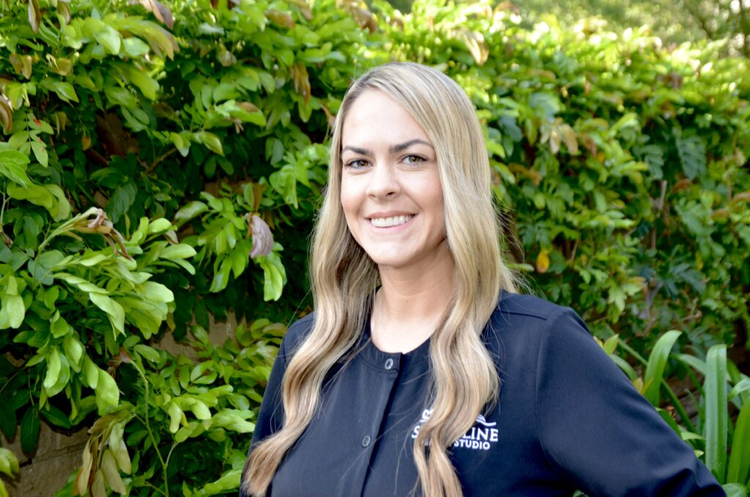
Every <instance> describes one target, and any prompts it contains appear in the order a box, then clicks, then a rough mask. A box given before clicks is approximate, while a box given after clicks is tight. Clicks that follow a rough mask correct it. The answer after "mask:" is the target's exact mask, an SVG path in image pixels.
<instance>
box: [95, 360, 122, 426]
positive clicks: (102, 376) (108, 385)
mask: <svg viewBox="0 0 750 497" xmlns="http://www.w3.org/2000/svg"><path fill="white" fill-rule="evenodd" d="M97 370H98V375H99V380H98V383H97V385H96V406H97V408H98V409H99V414H100V415H102V414H105V413H106V411H107V410H108V409H110V408H112V407H116V406H117V404H118V402H119V401H120V390H119V389H118V388H117V383H116V382H115V380H114V378H112V377H111V376H110V375H109V374H108V373H107V372H106V371H104V370H102V369H99V368H97Z"/></svg>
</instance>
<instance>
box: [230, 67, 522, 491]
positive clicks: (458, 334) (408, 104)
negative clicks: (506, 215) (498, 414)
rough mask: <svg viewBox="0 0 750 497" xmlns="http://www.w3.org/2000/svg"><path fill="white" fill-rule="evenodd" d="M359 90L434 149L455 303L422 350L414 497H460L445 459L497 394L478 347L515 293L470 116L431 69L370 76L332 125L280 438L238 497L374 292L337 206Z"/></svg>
mask: <svg viewBox="0 0 750 497" xmlns="http://www.w3.org/2000/svg"><path fill="white" fill-rule="evenodd" d="M369 89H375V90H379V91H381V92H383V93H385V94H386V95H388V96H389V97H390V98H392V99H393V100H395V101H396V102H398V103H399V104H400V105H401V106H403V107H404V108H405V109H406V110H407V111H408V112H409V114H410V115H411V116H412V117H413V118H414V120H415V121H417V123H419V124H420V125H421V127H422V129H423V130H424V131H425V133H426V134H427V136H428V137H429V139H430V141H431V142H432V144H433V146H434V147H435V152H436V155H437V162H438V167H439V171H440V181H441V184H442V189H443V198H444V206H445V207H444V209H445V232H446V240H447V243H448V247H449V249H450V252H451V255H452V257H453V261H454V272H455V275H454V276H455V282H456V288H455V295H453V298H452V300H451V303H450V305H449V307H448V309H447V310H446V313H445V316H444V319H443V320H442V322H441V324H440V325H439V326H438V328H437V329H436V330H435V332H434V333H433V335H432V338H431V341H430V361H431V365H432V367H431V372H432V373H431V374H432V377H431V385H432V386H431V392H430V396H429V398H430V399H431V402H432V405H431V406H430V407H431V408H432V414H431V416H430V418H429V419H428V420H427V421H426V422H425V423H424V424H423V425H422V427H421V429H420V431H419V435H418V436H417V438H416V440H415V443H414V461H415V463H416V467H417V470H418V474H419V481H418V482H416V483H415V484H416V485H417V486H418V487H421V491H422V493H423V494H424V495H426V496H429V497H432V496H450V497H453V496H460V495H462V491H461V484H460V482H459V480H458V477H457V476H456V472H455V469H454V468H453V465H452V464H451V461H450V459H449V457H448V453H447V448H448V447H449V446H450V445H451V444H452V443H453V442H454V441H456V440H457V439H459V438H460V437H461V436H463V435H464V434H465V433H466V432H467V431H468V430H469V429H470V428H471V426H472V425H473V424H474V422H475V420H476V418H477V415H478V414H480V412H481V411H482V409H483V408H484V407H485V406H486V405H488V403H491V402H493V401H495V399H496V398H497V394H498V392H499V388H500V386H499V377H498V373H497V371H496V369H495V365H494V362H493V360H492V358H491V357H490V354H489V352H488V351H487V348H486V347H485V346H484V344H483V343H482V341H481V338H480V336H481V333H482V330H483V329H484V327H485V325H486V323H487V321H488V320H489V318H490V316H491V314H492V312H493V311H494V309H495V306H496V305H497V301H498V298H499V294H500V291H501V289H505V290H506V291H511V292H513V291H515V282H514V279H513V276H512V274H511V272H510V271H509V270H508V269H507V267H506V266H505V265H504V263H503V260H502V257H501V252H500V243H499V241H500V232H499V226H498V222H497V216H496V213H495V209H494V206H493V200H492V193H491V189H490V184H491V183H490V182H491V176H490V165H489V161H488V155H487V150H486V148H485V143H484V138H483V135H482V129H481V126H480V124H479V121H478V119H477V116H476V112H475V110H474V107H473V106H472V104H471V101H470V100H469V98H468V97H467V96H466V94H465V93H464V91H463V90H462V89H461V88H460V87H459V86H458V84H456V83H455V82H454V81H453V80H451V79H450V78H449V77H447V76H446V75H444V74H442V73H441V72H439V71H437V70H435V69H431V68H429V67H426V66H423V65H419V64H414V63H405V62H402V63H389V64H386V65H382V66H379V67H376V68H374V69H372V70H370V71H369V72H367V73H366V74H365V75H363V76H362V77H361V78H359V79H358V80H357V81H356V82H355V83H354V84H353V85H352V86H351V87H350V88H349V90H348V92H347V94H346V96H345V97H344V100H343V101H342V104H341V109H340V111H339V113H338V115H337V117H336V121H335V124H334V126H333V134H332V141H331V153H330V159H331V160H330V167H329V183H328V188H327V190H326V192H325V198H324V201H323V205H322V208H321V211H320V214H319V217H318V219H317V223H316V227H315V231H314V236H313V242H312V249H311V267H310V279H311V281H312V294H313V300H314V306H315V311H316V315H315V320H314V324H313V327H312V330H311V332H310V333H309V335H308V336H307V338H306V339H305V340H304V341H303V342H302V343H301V345H300V346H299V348H298V349H297V350H296V352H295V353H294V355H293V358H292V359H291V361H290V363H289V366H288V368H287V370H286V374H285V376H284V380H283V386H282V390H283V392H282V399H283V403H284V413H285V421H284V425H283V428H282V429H281V430H279V431H278V432H277V433H275V434H274V435H272V436H270V437H268V438H267V439H265V440H263V441H262V442H261V443H260V444H259V445H257V446H256V447H255V448H254V449H253V450H252V452H251V455H250V457H249V458H248V461H247V463H246V465H245V470H244V474H243V481H242V486H243V490H244V492H245V493H247V494H250V495H254V496H264V495H265V494H266V491H267V489H268V486H269V485H270V483H271V481H272V479H273V476H274V474H275V473H276V470H277V469H278V467H279V464H280V463H281V461H282V459H283V458H284V455H285V454H286V453H287V452H288V451H289V450H290V448H291V447H292V446H293V445H294V443H295V442H296V441H297V440H298V439H299V438H300V436H301V435H302V433H303V432H304V431H305V429H306V427H307V426H308V424H309V423H310V421H311V419H312V418H313V415H314V414H315V412H316V409H317V407H318V403H319V401H320V396H321V395H320V394H321V387H322V384H323V379H324V377H325V376H326V373H327V372H328V371H329V370H330V369H331V368H332V367H333V366H334V365H335V364H336V363H337V362H338V361H341V360H345V359H346V355H347V352H349V351H350V350H351V349H352V348H353V347H354V346H355V344H356V343H357V341H358V339H359V337H360V335H361V333H362V330H363V329H364V325H365V323H366V320H367V319H368V317H369V311H370V306H371V302H372V295H373V292H374V290H375V289H376V288H377V285H378V283H379V273H378V268H377V266H376V264H375V263H374V262H373V261H372V260H371V259H370V257H369V256H368V255H367V254H366V253H365V251H364V250H363V249H362V247H360V246H359V245H358V244H357V242H356V241H355V240H354V238H353V237H352V235H351V233H350V232H349V229H348V227H347V224H346V219H345V218H344V212H343V210H342V207H341V203H340V194H341V172H342V163H341V134H342V127H343V123H344V121H345V120H346V116H347V113H348V112H349V110H350V109H351V107H352V104H353V103H354V101H355V100H356V99H357V98H359V97H360V96H361V95H362V93H363V92H365V91H366V90H369Z"/></svg>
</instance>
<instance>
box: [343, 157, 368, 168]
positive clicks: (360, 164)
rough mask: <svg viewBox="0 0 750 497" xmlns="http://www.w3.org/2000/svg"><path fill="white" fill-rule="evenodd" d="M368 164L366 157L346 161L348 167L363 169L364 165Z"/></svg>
mask: <svg viewBox="0 0 750 497" xmlns="http://www.w3.org/2000/svg"><path fill="white" fill-rule="evenodd" d="M366 166H367V161H366V160H364V159H355V160H352V161H349V162H347V163H346V167H351V168H353V169H362V168H363V167H366Z"/></svg>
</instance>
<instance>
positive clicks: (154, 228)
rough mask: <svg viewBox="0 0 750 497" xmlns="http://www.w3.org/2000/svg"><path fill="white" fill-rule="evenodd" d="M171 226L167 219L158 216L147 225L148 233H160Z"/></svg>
mask: <svg viewBox="0 0 750 497" xmlns="http://www.w3.org/2000/svg"><path fill="white" fill-rule="evenodd" d="M170 228H172V223H171V221H169V219H164V218H163V217H162V218H159V219H154V220H153V221H151V222H150V223H149V225H148V234H149V235H153V234H154V233H162V232H164V231H167V230H168V229H170Z"/></svg>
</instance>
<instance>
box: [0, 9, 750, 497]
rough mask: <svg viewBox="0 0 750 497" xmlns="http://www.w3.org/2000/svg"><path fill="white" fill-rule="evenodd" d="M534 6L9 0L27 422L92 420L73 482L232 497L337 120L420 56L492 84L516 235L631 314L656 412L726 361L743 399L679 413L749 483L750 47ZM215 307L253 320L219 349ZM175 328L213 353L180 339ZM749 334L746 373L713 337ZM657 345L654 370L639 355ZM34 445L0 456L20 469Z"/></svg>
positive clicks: (623, 314) (5, 282)
mask: <svg viewBox="0 0 750 497" xmlns="http://www.w3.org/2000/svg"><path fill="white" fill-rule="evenodd" d="M521 14H523V11H521V10H519V8H518V7H515V6H513V5H511V4H500V5H493V4H491V3H489V2H484V1H480V2H476V3H471V4H454V3H450V2H445V1H443V0H420V1H419V2H417V3H415V4H414V5H412V6H411V12H410V13H409V14H402V13H400V12H399V11H397V10H394V8H393V7H392V6H391V5H389V4H387V3H384V2H380V1H375V2H373V3H372V4H371V5H370V6H369V7H368V6H367V5H365V4H363V3H359V2H357V1H355V0H344V1H341V2H338V3H337V2H334V1H332V0H321V1H318V2H315V4H314V5H310V4H308V3H307V2H306V1H305V0H290V1H288V2H287V1H282V0H276V1H273V2H269V1H266V0H258V1H249V0H242V1H230V2H224V1H218V2H217V1H209V0H196V1H181V0H175V1H171V2H164V3H160V2H158V1H156V0H142V1H139V2H124V1H121V2H104V1H71V2H63V1H61V0H57V1H55V0H48V1H45V0H29V1H27V2H17V1H11V2H5V3H1V4H0V33H1V34H0V125H2V127H3V131H2V134H1V135H0V136H2V140H3V141H2V143H0V192H2V208H1V209H0V227H2V230H3V231H2V238H3V242H4V243H3V244H2V245H0V330H2V331H0V350H1V351H2V354H3V355H2V356H0V396H2V401H0V430H2V432H3V433H4V435H5V436H6V437H7V438H8V439H15V438H16V437H19V438H20V440H21V444H22V447H23V450H24V451H25V452H26V453H28V454H33V452H34V450H35V447H36V444H37V437H38V433H39V427H40V423H42V422H44V423H48V424H50V425H52V426H54V427H56V429H59V430H71V429H74V428H76V427H79V426H91V432H90V440H89V443H88V445H87V446H86V448H85V450H84V452H83V454H82V463H81V467H80V468H79V469H78V470H77V471H76V473H75V474H74V475H71V479H70V480H69V482H68V485H67V486H66V487H64V488H63V489H61V490H60V495H71V494H73V495H76V494H78V495H84V494H87V493H89V492H90V493H91V494H93V495H96V496H99V495H105V494H107V493H112V492H114V493H121V494H125V493H128V492H129V493H130V494H132V495H170V494H184V495H215V494H220V493H234V492H235V491H236V488H237V486H238V483H239V475H240V471H241V468H242V464H243V463H244V458H245V452H246V450H247V447H248V444H249V440H250V437H251V433H252V430H253V427H254V425H253V419H254V417H255V412H256V411H257V408H258V406H259V404H260V401H261V398H262V397H261V396H262V393H263V387H264V385H265V382H266V379H267V377H268V374H269V371H270V365H271V364H272V360H273V356H274V354H275V352H276V348H277V346H278V344H279V342H280V339H281V337H282V336H283V332H284V331H285V329H286V325H287V324H288V323H289V322H290V321H292V320H293V319H295V318H296V317H298V316H300V315H302V314H304V313H306V312H309V310H310V304H311V302H310V296H309V292H308V285H307V281H306V277H305V274H306V266H305V264H306V257H307V256H306V251H307V244H308V235H309V232H310V230H311V227H312V222H313V219H314V212H315V209H316V207H317V204H318V201H319V197H320V192H321V189H322V188H323V187H324V184H325V179H326V167H327V165H326V159H327V149H326V136H327V130H328V126H329V125H330V123H331V121H332V119H333V116H335V114H336V112H337V111H338V106H339V105H340V99H341V97H342V96H343V93H344V92H345V90H346V88H347V87H348V85H349V83H350V81H351V80H352V79H353V78H356V77H357V76H358V75H360V74H362V73H363V72H364V71H365V70H366V69H367V68H369V67H372V66H373V65H376V64H379V63H382V62H385V61H387V60H394V59H395V60H412V61H416V62H421V63H425V64H429V65H433V66H435V67H438V68H439V69H441V70H443V71H445V72H446V73H447V74H449V75H450V76H451V77H453V78H454V79H455V80H456V81H458V82H459V83H460V84H461V85H462V86H463V87H464V88H465V89H466V91H467V93H468V94H469V96H470V97H471V98H472V100H473V101H474V103H475V105H476V107H477V109H478V114H479V116H480V120H481V121H482V123H483V126H484V129H485V132H486V138H487V143H488V152H489V153H490V154H491V164H492V168H493V172H494V177H495V180H494V185H493V188H494V191H495V192H496V194H497V198H498V205H499V206H500V209H501V211H502V216H503V221H504V225H505V231H506V232H505V238H506V240H505V241H506V245H507V251H508V258H509V261H510V262H511V264H512V266H513V267H514V268H515V269H516V270H517V271H519V273H520V274H525V275H526V278H527V280H528V281H529V283H530V286H531V288H532V290H533V291H534V292H536V293H538V294H540V295H542V296H545V297H547V298H549V299H551V300H553V301H556V302H558V303H561V304H564V305H571V306H572V307H574V308H575V309H576V310H577V311H578V312H579V313H581V314H582V316H583V317H584V319H585V320H586V322H587V323H588V324H589V325H590V327H591V328H592V330H593V331H594V333H595V335H597V336H599V337H601V338H602V339H608V338H610V337H611V336H613V335H615V334H616V335H618V337H619V348H618V350H620V351H621V353H622V356H623V357H622V358H620V357H615V359H616V360H618V362H619V363H620V364H621V366H623V368H625V369H626V370H627V368H629V367H630V366H631V365H633V366H636V370H633V371H632V372H631V373H632V374H631V377H632V378H633V379H634V382H635V383H636V385H637V386H638V387H639V388H641V390H642V391H644V393H646V394H648V396H649V398H650V399H651V400H652V401H653V402H654V403H655V405H660V397H659V392H660V390H661V391H663V392H664V393H665V394H671V393H672V390H671V389H669V388H668V385H662V378H663V377H664V378H667V377H673V378H689V379H692V380H693V383H694V384H695V385H697V386H703V385H705V383H704V382H703V381H702V380H701V378H703V377H704V376H705V377H706V378H707V379H708V378H712V379H716V378H719V380H718V383H719V384H720V385H721V388H718V391H719V392H720V391H723V390H724V394H725V395H724V397H721V395H719V394H717V395H718V397H716V399H717V400H716V401H715V402H714V403H712V404H711V406H713V407H712V408H711V409H709V408H708V407H707V406H708V404H707V402H708V401H707V400H706V399H705V398H706V397H709V395H707V394H706V395H701V396H700V400H697V401H696V405H697V406H698V411H699V412H698V418H697V420H696V419H695V417H693V419H692V420H691V419H690V418H691V417H690V416H689V415H684V416H683V415H681V416H680V417H678V418H677V420H676V421H678V422H679V423H680V425H679V426H678V425H677V423H675V422H674V421H673V423H674V425H675V429H677V430H678V431H680V432H681V433H682V434H683V437H684V438H686V439H687V440H688V441H689V442H690V443H691V444H693V446H694V447H695V448H696V450H697V451H699V453H701V454H703V457H704V458H705V460H706V462H707V464H709V467H710V468H711V469H712V471H714V473H715V474H716V475H717V477H718V478H720V480H721V481H722V483H724V482H726V483H728V484H729V483H735V484H737V485H738V486H737V487H733V488H739V489H740V490H742V488H743V487H745V486H746V485H747V483H748V467H750V453H748V452H747V451H748V450H750V449H748V447H750V437H745V436H743V435H742V434H743V433H745V431H744V430H750V428H747V427H748V426H750V409H747V408H745V406H747V405H750V401H746V397H747V394H748V387H747V385H748V382H750V380H747V378H746V377H745V376H743V373H742V371H741V369H740V368H742V367H745V368H746V367H747V364H746V363H745V364H744V365H743V364H742V358H743V357H744V356H743V355H742V353H741V352H742V350H743V349H744V348H745V347H746V342H747V328H748V324H750V314H749V312H748V304H747V302H748V293H749V291H748V290H749V288H750V265H748V264H747V259H748V256H749V255H750V208H749V207H748V202H750V171H749V168H750V166H748V159H747V157H748V154H749V153H750V136H749V135H750V127H749V126H748V120H749V119H750V108H749V106H748V95H749V94H750V80H748V71H747V60H746V59H744V58H741V57H734V58H731V57H729V56H728V54H731V53H732V52H731V51H729V49H728V48H727V47H728V42H722V41H716V42H707V41H700V42H696V43H694V44H683V45H680V46H669V47H667V48H665V43H664V42H662V41H661V39H659V38H657V37H655V36H653V35H652V34H651V32H650V31H649V30H647V29H635V30H617V29H615V31H618V32H617V33H615V32H610V31H609V30H608V28H607V27H606V26H604V25H603V24H602V23H597V22H588V23H582V24H580V25H579V26H578V27H577V28H575V29H573V28H572V27H570V26H569V25H566V24H564V23H565V18H564V16H563V17H562V24H559V23H557V22H556V21H553V20H552V19H551V18H546V21H547V22H544V23H537V24H534V22H533V21H534V19H535V18H534V15H533V13H532V14H530V17H524V16H522V15H521ZM717 37H719V36H718V35H717ZM733 50H735V49H733ZM735 52H736V53H740V52H741V50H740V49H739V48H737V49H736V50H735ZM266 227H268V229H266ZM210 317H212V318H213V319H215V320H220V321H221V320H224V319H228V318H231V319H236V321H237V322H238V323H239V325H238V326H237V328H236V331H235V336H234V338H233V339H230V340H227V341H226V342H225V343H213V342H212V341H211V339H210V337H209V334H208V332H207V330H209V328H210V322H211V319H210ZM671 329H679V330H682V331H683V333H682V334H675V333H672V334H667V333H666V332H667V331H668V330H671ZM167 334H171V335H172V336H173V337H174V338H175V339H176V340H179V341H183V342H184V343H186V344H189V345H190V346H191V347H192V350H193V352H191V353H190V354H188V355H176V354H173V353H171V352H169V351H168V350H166V349H164V348H162V347H160V341H161V340H162V338H163V337H164V336H165V335H167ZM664 337H666V339H665V338H664ZM607 343H608V345H607V348H608V351H609V352H613V351H614V350H615V349H614V347H616V345H615V344H616V343H618V342H617V340H616V339H612V340H610V341H608V342H607ZM732 345H735V347H734V349H732V350H731V351H730V357H734V358H735V359H737V360H738V362H740V368H737V367H735V366H734V365H732V363H731V362H728V363H727V362H726V361H725V362H724V363H722V362H721V360H720V358H721V357H722V356H721V353H720V352H716V351H720V350H724V348H725V347H726V346H732ZM712 346H713V347H715V348H712V349H711V350H714V351H715V352H713V353H712V356H711V357H708V356H707V351H708V350H709V347H712ZM673 349H674V350H676V351H685V352H688V353H689V354H686V355H684V356H680V358H678V357H677V356H671V355H670V350H673ZM642 356H646V357H649V358H651V357H653V358H654V361H653V362H652V364H655V366H653V367H651V370H649V369H648V367H647V368H646V369H645V370H643V373H642V374H640V372H641V371H640V370H639V368H640V365H639V364H638V358H642V359H644V363H645V362H647V361H646V360H645V357H642ZM714 356H716V357H717V358H714ZM686 357H687V358H688V359H685V358H686ZM690 358H692V359H690ZM712 364H718V365H720V364H724V366H723V371H724V373H723V376H722V375H721V374H718V373H717V374H713V373H710V371H712V369H711V368H713V367H714V366H710V367H709V365H712ZM660 368H661V369H660ZM716 368H718V369H717V370H722V369H721V368H722V367H721V366H716ZM631 369H632V368H631ZM709 373H710V374H709ZM745 373H747V371H746V370H745ZM743 382H744V383H743ZM714 383H716V382H714ZM730 388H732V390H731V391H730V390H729V389H730ZM654 391H655V393H654ZM704 391H705V390H704ZM710 391H711V392H717V389H716V388H713V389H710ZM712 395H713V394H712ZM675 400H676V399H675V397H674V396H671V395H670V401H671V402H672V403H674V401H675ZM709 400H710V399H709ZM675 408H677V409H678V410H680V408H679V407H677V406H675ZM712 409H715V411H716V412H715V413H714V411H713V410H712ZM664 412H667V411H664ZM721 413H724V417H723V418H722V417H721V416H720V415H719V414H721ZM745 413H747V414H745ZM680 414H682V413H680ZM667 415H668V412H667ZM743 416H744V417H743ZM670 419H671V418H670ZM717 419H718V420H719V421H716V420H717ZM721 419H725V421H724V422H723V424H722V422H721ZM743 420H745V421H743ZM715 422H716V423H718V424H715ZM712 430H713V431H712ZM747 433H750V431H748V432H747ZM745 439H747V442H744V440H745ZM722 440H723V443H724V445H723V447H724V450H723V459H722V457H721V454H722V450H721V447H722V445H721V441H722ZM728 446H729V447H731V448H730V449H729V450H727V447H728ZM727 453H729V454H730V459H731V457H734V459H732V461H737V462H734V463H733V462H731V461H730V460H729V459H728V458H727ZM717 454H718V455H717ZM14 461H15V458H14V456H13V455H12V454H10V453H9V452H7V450H6V451H4V450H0V472H2V473H5V474H6V475H9V476H13V475H15V474H17V472H18V467H17V463H15V464H14ZM732 464H735V466H736V470H735V469H732V468H735V466H732ZM728 466H729V467H728ZM4 489H5V487H0V492H2V491H4ZM740 490H737V491H738V492H739V491H740ZM738 495H741V494H738Z"/></svg>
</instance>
